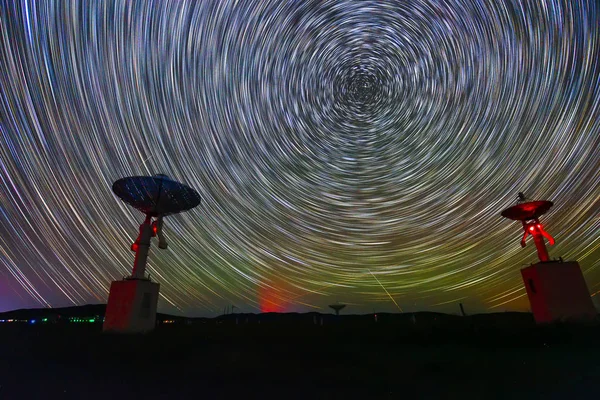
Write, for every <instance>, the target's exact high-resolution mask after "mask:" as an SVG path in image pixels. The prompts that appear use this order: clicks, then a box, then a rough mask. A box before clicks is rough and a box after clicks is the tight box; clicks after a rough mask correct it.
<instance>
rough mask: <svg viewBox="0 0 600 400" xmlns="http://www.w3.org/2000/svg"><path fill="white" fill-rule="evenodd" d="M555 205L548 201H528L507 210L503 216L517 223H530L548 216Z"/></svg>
mask: <svg viewBox="0 0 600 400" xmlns="http://www.w3.org/2000/svg"><path fill="white" fill-rule="evenodd" d="M553 205H554V203H552V202H551V201H548V200H539V201H528V202H527V203H520V204H517V205H515V206H512V207H509V208H507V209H506V210H504V211H502V213H501V215H502V216H503V217H504V218H508V219H512V220H515V221H529V220H532V219H536V218H539V217H540V216H542V215H544V214H546V213H547V212H548V210H550V207H552V206H553Z"/></svg>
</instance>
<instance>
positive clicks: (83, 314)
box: [0, 304, 534, 331]
mask: <svg viewBox="0 0 600 400" xmlns="http://www.w3.org/2000/svg"><path fill="white" fill-rule="evenodd" d="M105 311H106V304H87V305H84V306H74V307H62V308H36V309H21V310H14V311H8V312H3V313H0V320H6V319H16V320H32V319H36V320H37V319H42V318H48V319H50V320H51V321H57V320H62V319H64V320H68V319H69V318H93V317H103V316H104V313H105ZM164 320H169V321H170V322H171V323H176V324H177V323H186V324H203V323H217V324H226V325H230V324H235V325H244V324H267V325H270V324H277V325H284V326H285V325H289V326H295V325H299V324H300V325H323V324H327V325H330V324H343V325H344V326H348V327H352V326H363V325H369V324H374V323H376V324H378V325H398V326H418V327H419V328H420V329H437V328H439V329H446V330H449V331H452V330H454V329H464V328H465V327H469V326H471V325H473V324H475V325H477V327H478V328H482V329H486V328H490V329H492V328H493V329H501V328H515V327H527V326H532V325H533V324H534V321H533V317H532V315H531V314H530V313H520V312H504V313H490V314H475V315H470V316H466V317H463V316H459V315H452V314H443V313H436V312H429V311H423V312H415V313H374V314H342V315H339V316H336V315H334V314H332V313H325V314H322V313H318V312H308V313H259V314H255V313H236V314H227V315H220V316H218V317H214V318H188V317H182V316H175V315H170V314H163V313H158V314H157V321H159V322H160V321H164Z"/></svg>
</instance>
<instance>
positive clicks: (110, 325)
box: [103, 279, 160, 333]
mask: <svg viewBox="0 0 600 400" xmlns="http://www.w3.org/2000/svg"><path fill="white" fill-rule="evenodd" d="M159 287H160V285H159V284H158V283H154V282H150V281H149V280H146V279H129V280H123V281H114V282H113V283H112V284H111V285H110V294H109V296H108V304H107V305H106V314H105V316H104V326H103V330H104V331H105V332H117V333H144V332H149V331H151V330H153V329H154V327H155V325H156V306H157V305H158V289H159Z"/></svg>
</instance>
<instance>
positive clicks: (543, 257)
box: [501, 193, 554, 261]
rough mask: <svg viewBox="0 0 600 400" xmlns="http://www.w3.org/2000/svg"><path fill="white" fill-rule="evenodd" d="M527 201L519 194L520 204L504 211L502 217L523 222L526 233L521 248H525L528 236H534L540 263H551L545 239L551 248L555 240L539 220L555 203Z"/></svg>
mask: <svg viewBox="0 0 600 400" xmlns="http://www.w3.org/2000/svg"><path fill="white" fill-rule="evenodd" d="M525 200H526V198H525V195H523V193H519V203H518V204H517V205H514V206H512V207H509V208H507V209H506V210H504V211H502V213H501V215H502V216H503V217H504V218H508V219H512V220H514V221H521V223H522V225H523V231H524V233H523V238H522V239H521V247H525V245H526V239H527V236H529V235H531V236H533V241H534V243H535V247H536V249H537V253H538V257H539V259H540V261H550V256H548V250H547V249H546V244H545V243H544V238H546V239H548V242H549V243H550V245H551V246H552V245H554V238H553V237H552V236H550V234H549V233H548V232H546V231H545V230H544V227H543V226H542V224H541V223H540V221H539V219H538V218H539V217H540V216H542V215H544V214H545V213H547V212H548V210H550V207H552V206H553V205H554V203H552V202H551V201H548V200H538V201H525Z"/></svg>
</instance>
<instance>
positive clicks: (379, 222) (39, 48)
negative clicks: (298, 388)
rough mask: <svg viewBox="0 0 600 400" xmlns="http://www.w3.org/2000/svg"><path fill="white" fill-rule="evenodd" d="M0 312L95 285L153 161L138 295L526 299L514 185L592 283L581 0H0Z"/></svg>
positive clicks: (116, 269) (592, 115)
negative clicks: (534, 203) (155, 223)
mask: <svg viewBox="0 0 600 400" xmlns="http://www.w3.org/2000/svg"><path fill="white" fill-rule="evenodd" d="M0 12H1V14H0V34H1V37H0V89H1V90H0V187H1V189H0V290H1V291H2V293H3V295H2V297H0V309H9V308H17V307H33V306H40V305H43V306H63V305H72V304H85V303H90V302H104V301H106V298H107V294H108V288H109V285H110V282H111V281H112V280H114V279H120V278H121V277H122V276H125V275H128V274H129V273H130V270H131V266H132V263H133V253H131V251H130V250H129V248H130V245H131V243H132V242H133V241H134V240H135V237H136V235H137V229H138V225H139V223H141V222H142V220H143V216H142V215H141V214H140V213H139V212H137V211H135V210H133V209H131V208H130V207H128V206H127V205H126V204H124V203H122V202H120V201H119V200H118V199H117V198H116V197H115V196H114V195H113V194H112V192H111V189H110V188H111V185H112V183H113V182H114V181H116V180H117V179H119V178H122V177H124V176H131V175H154V174H157V173H164V174H167V175H169V176H170V177H172V178H173V179H176V180H179V181H181V182H184V183H186V184H187V185H189V186H191V187H193V188H195V189H196V190H197V191H198V192H199V193H200V195H201V197H202V199H203V202H202V205H201V206H200V207H198V208H197V209H194V210H192V211H191V212H189V213H185V214H181V215H175V216H171V217H168V218H166V220H165V228H164V231H165V234H166V236H167V238H168V240H169V243H170V247H169V249H168V250H166V251H161V250H158V249H157V248H153V249H152V251H151V254H150V258H149V260H150V261H149V263H150V265H149V268H148V270H149V271H150V272H151V274H152V278H153V279H154V280H156V281H158V282H159V283H160V284H161V300H160V303H159V307H160V308H161V309H162V310H164V311H174V310H179V311H180V312H183V313H186V314H191V315H215V314H216V313H219V312H221V310H223V308H224V306H225V305H229V304H234V305H236V307H238V309H240V310H242V311H247V312H256V311H258V310H261V311H309V310H315V309H316V310H318V309H323V310H325V309H327V305H328V304H332V303H333V302H336V301H341V302H345V303H347V304H349V305H350V307H349V308H348V309H349V310H350V309H352V310H353V311H354V312H371V311H373V310H387V311H398V309H402V310H404V311H407V310H408V311H414V310H436V311H448V310H451V311H456V310H455V308H456V307H457V305H456V303H458V302H462V303H465V304H466V305H467V308H468V309H470V310H474V311H493V310H505V309H514V310H526V309H527V308H528V304H527V299H526V295H525V291H524V289H523V287H522V282H521V278H520V273H519V269H520V268H521V267H522V266H523V265H526V264H529V263H530V262H534V261H535V249H534V246H533V243H531V242H530V243H528V245H527V247H526V248H525V249H522V248H521V247H520V246H519V240H520V237H521V228H520V226H519V225H518V224H517V223H514V222H511V221H508V220H505V219H502V218H501V217H500V212H501V211H502V209H504V208H506V207H508V206H510V205H512V204H514V202H515V199H516V195H517V192H519V191H523V192H525V193H526V195H527V196H528V197H531V198H535V199H549V200H552V201H554V203H555V204H556V205H555V207H554V208H553V209H552V210H551V212H550V213H549V214H548V215H546V216H544V217H543V218H542V221H543V222H544V223H545V226H546V229H547V231H548V232H549V233H550V234H552V235H553V236H554V237H555V238H556V239H557V244H556V245H555V246H554V247H551V248H550V249H549V250H550V254H551V256H554V257H558V256H562V257H563V258H565V259H576V260H578V261H579V262H580V264H581V266H582V270H583V271H584V274H585V276H586V279H587V283H588V286H589V288H590V291H591V292H592V293H595V292H596V291H598V290H600V261H599V260H600V238H599V232H600V220H599V217H598V215H599V209H600V172H599V171H600V122H599V120H598V115H599V112H600V89H599V88H600V78H599V76H600V64H599V61H598V54H600V31H599V26H600V24H599V22H600V18H599V12H600V9H599V8H598V5H597V3H596V2H594V1H569V0H563V1H559V0H554V1H552V0H544V1H516V0H514V1H502V0H483V1H474V0H454V1H441V0H440V1H433V0H429V1H428V0H420V1H385V0H384V1H381V0H377V1H341V0H339V1H327V0H322V1H316V0H312V1H308V0H307V1H275V0H273V1H243V0H240V1H197V2H184V1H134V2H132V1H108V2H98V3H94V4H83V3H81V2H79V1H61V2H50V1H19V2H17V1H15V2H8V3H7V2H4V3H3V5H2V6H0Z"/></svg>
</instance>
